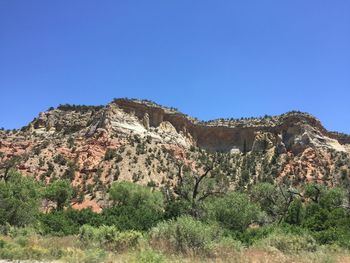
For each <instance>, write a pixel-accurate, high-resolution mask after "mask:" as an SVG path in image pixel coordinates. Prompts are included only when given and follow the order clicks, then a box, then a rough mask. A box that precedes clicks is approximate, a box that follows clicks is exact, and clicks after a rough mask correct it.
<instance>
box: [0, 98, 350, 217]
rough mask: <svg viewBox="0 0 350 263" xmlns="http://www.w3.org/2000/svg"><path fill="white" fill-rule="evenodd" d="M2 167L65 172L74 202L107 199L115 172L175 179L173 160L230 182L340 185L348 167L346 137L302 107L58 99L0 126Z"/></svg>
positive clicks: (162, 181)
mask: <svg viewBox="0 0 350 263" xmlns="http://www.w3.org/2000/svg"><path fill="white" fill-rule="evenodd" d="M0 139H1V141H0V168H2V171H1V173H2V174H3V173H5V172H6V169H7V168H9V167H15V168H17V169H18V170H20V171H21V172H22V173H23V174H26V175H31V176H35V177H36V178H37V179H38V180H42V181H44V182H46V183H49V182H51V181H52V180H54V178H57V177H63V178H67V179H70V180H71V181H72V184H73V185H74V186H75V188H76V198H75V200H74V204H73V205H74V206H75V207H77V208H80V207H86V206H91V207H93V209H94V210H96V211H99V210H100V209H101V208H102V207H104V206H105V205H106V201H105V200H106V197H105V196H106V195H105V193H106V190H107V189H108V187H109V185H110V184H111V183H112V182H113V181H115V180H128V181H133V182H137V183H141V184H148V185H150V186H155V187H164V186H167V187H173V186H174V185H175V183H176V172H177V167H178V166H177V164H178V163H184V164H185V165H186V167H188V169H190V170H192V171H201V170H202V169H203V168H204V167H205V166H206V165H207V164H208V163H209V162H211V163H212V162H214V165H215V170H214V171H213V174H219V173H220V174H224V175H225V176H227V177H228V178H229V179H230V187H232V188H235V187H249V186H250V185H251V184H253V183H254V182H256V181H275V182H281V183H284V184H290V185H298V184H303V183H304V182H310V181H315V182H318V183H324V184H328V185H335V184H339V183H341V182H342V180H344V178H348V176H349V170H350V156H349V152H350V151H349V149H350V136H347V135H344V134H338V133H333V132H329V131H327V130H326V129H325V128H324V127H323V126H322V124H321V123H320V121H319V120H317V119H316V118H315V117H313V116H311V115H309V114H306V113H301V112H290V113H286V114H283V115H280V116H274V117H270V116H265V117H263V118H249V119H240V120H234V119H229V120H228V119H226V120H224V119H219V120H213V121H208V122H202V121H199V120H197V119H195V118H191V117H189V116H187V115H185V114H182V113H180V112H178V111H177V110H176V109H174V108H166V107H163V106H160V105H158V104H156V103H153V102H150V101H140V100H129V99H116V100H114V101H113V102H111V103H109V104H108V105H106V106H75V105H61V106H59V107H57V108H56V109H54V108H50V109H49V110H48V111H46V112H43V113H40V115H39V116H38V117H37V118H35V119H34V120H33V121H32V122H31V123H29V124H28V125H27V126H26V127H23V128H22V129H21V130H16V131H0Z"/></svg>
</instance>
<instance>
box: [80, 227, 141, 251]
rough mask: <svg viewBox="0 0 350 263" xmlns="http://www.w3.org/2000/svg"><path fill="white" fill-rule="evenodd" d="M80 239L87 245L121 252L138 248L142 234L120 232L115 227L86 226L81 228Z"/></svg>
mask: <svg viewBox="0 0 350 263" xmlns="http://www.w3.org/2000/svg"><path fill="white" fill-rule="evenodd" d="M79 238H80V240H81V241H82V242H83V244H85V245H93V246H103V247H105V248H107V249H110V250H117V251H120V250H125V249H128V248H134V247H136V246H137V245H138V244H139V242H140V240H141V238H142V234H141V233H140V232H137V231H133V230H131V231H124V232H120V231H118V230H117V228H116V227H115V226H100V227H92V226H89V225H84V226H82V227H81V228H80V233H79Z"/></svg>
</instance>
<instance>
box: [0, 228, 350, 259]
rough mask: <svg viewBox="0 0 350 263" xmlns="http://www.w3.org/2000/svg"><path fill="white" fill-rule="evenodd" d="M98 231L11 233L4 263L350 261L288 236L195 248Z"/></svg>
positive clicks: (335, 250) (4, 242)
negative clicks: (8, 262) (14, 262)
mask: <svg viewBox="0 0 350 263" xmlns="http://www.w3.org/2000/svg"><path fill="white" fill-rule="evenodd" d="M96 230H97V228H92V227H90V226H88V227H86V229H85V230H84V229H83V230H82V231H81V232H80V234H79V235H71V236H61V237H59V236H42V235H39V234H36V233H34V232H33V231H32V229H21V230H14V229H12V230H11V231H10V233H8V234H7V235H2V236H0V258H2V259H8V260H38V261H43V262H72V263H80V262H81V263H95V262H96V263H97V262H111V263H112V262H141V263H142V262H145V263H146V262H147V263H148V262H155V263H161V262H247V263H250V262H266V263H267V262H276V263H277V262H278V263H279V262H315V263H316V262H317V263H322V262H324V263H326V262H327V263H330V262H342V263H343V262H350V252H349V251H348V250H344V249H341V248H339V247H337V246H318V245H316V244H312V243H310V242H309V243H304V242H305V240H303V239H301V238H300V237H299V238H297V237H292V236H288V235H287V236H286V235H285V236H282V235H279V234H274V235H270V236H269V237H266V238H264V239H261V240H259V241H258V242H255V243H254V244H253V245H251V246H246V245H243V244H242V243H240V242H239V241H236V240H233V239H222V240H217V241H216V243H210V242H209V243H205V244H204V243H203V244H200V245H198V246H194V244H195V243H196V242H200V241H201V240H195V239H198V237H190V238H189V239H186V237H185V236H183V237H177V238H178V240H172V239H169V240H168V239H163V238H159V236H158V237H157V232H158V231H159V229H154V230H153V233H152V231H151V232H150V233H147V234H141V233H139V232H136V231H128V232H118V233H117V232H114V231H115V229H112V228H110V227H105V229H99V230H98V231H99V233H97V235H100V236H94V234H96V232H95V233H92V232H91V231H96ZM84 231H85V232H84ZM179 231H181V230H179ZM102 232H104V233H102ZM113 232H114V233H113ZM101 235H102V236H103V237H101ZM113 235H114V236H113ZM118 235H119V236H118ZM179 235H181V234H180V233H179ZM180 239H182V240H181V241H180ZM179 242H181V243H179Z"/></svg>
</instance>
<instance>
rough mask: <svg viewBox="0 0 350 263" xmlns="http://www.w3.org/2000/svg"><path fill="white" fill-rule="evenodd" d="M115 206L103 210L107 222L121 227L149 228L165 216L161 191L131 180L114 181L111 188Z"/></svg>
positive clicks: (110, 191) (111, 197)
mask: <svg viewBox="0 0 350 263" xmlns="http://www.w3.org/2000/svg"><path fill="white" fill-rule="evenodd" d="M109 196H110V199H111V201H112V203H113V206H112V207H110V208H107V209H105V210H104V211H103V215H104V217H105V220H106V221H105V222H106V223H107V224H115V225H117V227H119V228H120V229H135V230H147V229H149V228H150V227H152V226H153V225H155V224H156V223H157V222H158V221H159V220H160V219H162V218H163V216H164V211H163V210H164V201H163V196H162V194H161V192H159V191H157V190H152V188H150V187H146V186H141V185H137V184H134V183H131V182H114V183H113V184H112V186H111V188H110V190H109Z"/></svg>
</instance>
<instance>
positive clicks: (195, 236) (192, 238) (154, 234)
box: [150, 216, 223, 253]
mask: <svg viewBox="0 0 350 263" xmlns="http://www.w3.org/2000/svg"><path fill="white" fill-rule="evenodd" d="M150 237H151V240H152V241H153V242H154V243H162V242H163V243H168V244H169V245H170V246H172V247H173V249H174V250H176V251H181V252H184V253H186V252H188V251H190V250H203V249H205V248H206V246H207V245H208V244H210V243H212V242H216V241H219V240H221V239H222V238H223V230H222V229H221V228H220V227H218V226H216V225H208V224H205V223H203V222H201V221H198V220H195V219H193V218H192V217H190V216H181V217H178V218H177V219H175V220H169V221H166V222H161V223H159V224H158V225H157V226H156V227H154V228H152V229H151V231H150Z"/></svg>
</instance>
